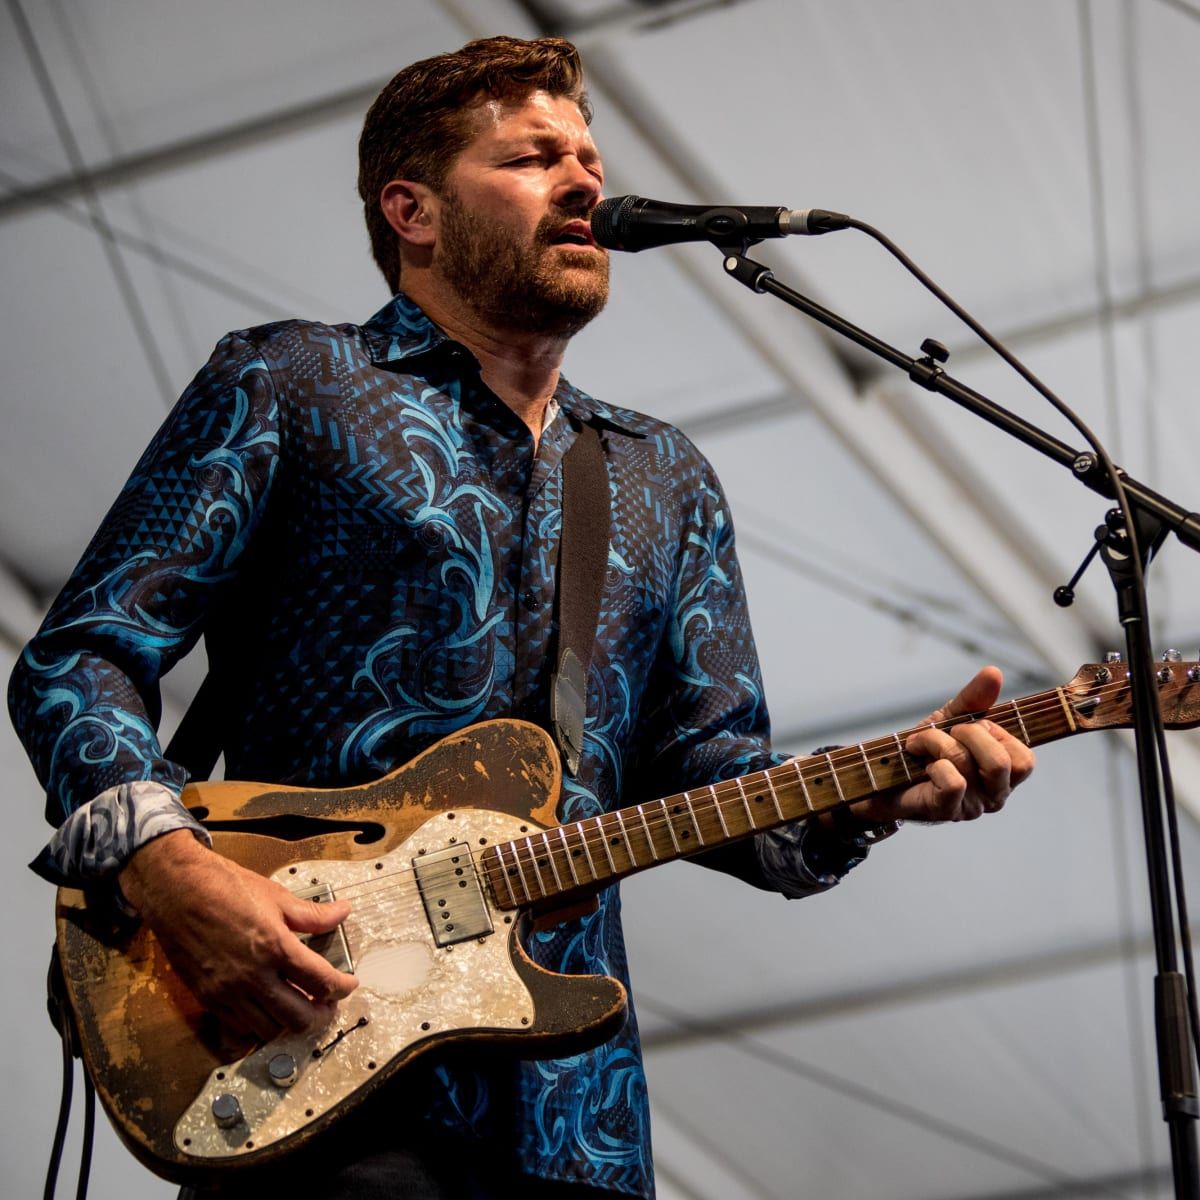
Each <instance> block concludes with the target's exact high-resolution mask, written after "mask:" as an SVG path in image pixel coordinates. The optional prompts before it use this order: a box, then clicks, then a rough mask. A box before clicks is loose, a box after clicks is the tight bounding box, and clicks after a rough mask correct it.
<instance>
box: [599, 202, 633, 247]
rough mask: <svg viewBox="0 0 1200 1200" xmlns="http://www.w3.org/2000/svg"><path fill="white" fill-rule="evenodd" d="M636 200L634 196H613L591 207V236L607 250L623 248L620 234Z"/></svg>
mask: <svg viewBox="0 0 1200 1200" xmlns="http://www.w3.org/2000/svg"><path fill="white" fill-rule="evenodd" d="M637 202H638V198H637V197H636V196H614V197H613V198H612V199H611V200H601V201H600V203H599V204H597V205H596V207H595V208H594V209H592V237H594V238H595V239H596V241H597V242H598V243H599V244H600V245H601V246H604V247H606V248H607V249H609V250H624V249H625V247H624V246H623V245H622V242H621V234H622V232H623V230H624V226H625V223H626V219H627V217H628V215H629V212H630V210H631V209H632V208H633V206H634V205H635V204H636V203H637Z"/></svg>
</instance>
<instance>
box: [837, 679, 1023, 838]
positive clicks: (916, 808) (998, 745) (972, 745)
mask: <svg viewBox="0 0 1200 1200" xmlns="http://www.w3.org/2000/svg"><path fill="white" fill-rule="evenodd" d="M1002 683H1003V676H1002V675H1001V674H1000V671H999V670H998V669H997V668H996V667H984V668H983V669H982V670H981V671H980V672H979V673H978V674H977V675H976V676H975V678H974V679H972V680H971V682H970V683H968V684H967V685H966V687H964V688H963V689H962V691H960V692H959V693H958V695H957V696H955V697H954V699H952V700H950V701H948V702H947V703H946V704H944V705H943V706H942V707H941V708H939V709H937V710H936V711H934V712H932V713H930V714H929V716H928V717H926V718H925V721H924V722H922V725H923V728H920V729H918V730H917V731H916V732H915V733H913V734H911V735H910V736H909V737H908V739H907V741H906V742H905V746H904V748H905V749H906V750H907V751H908V752H909V753H910V754H913V755H916V756H917V757H918V758H921V759H923V760H925V769H924V773H925V778H924V779H923V780H921V781H920V782H914V783H913V784H912V785H911V786H909V787H905V788H902V789H896V790H892V791H889V792H884V793H882V794H881V795H878V796H873V797H871V799H869V800H862V801H860V802H858V803H857V804H853V805H851V811H852V813H853V814H854V816H855V817H856V818H857V819H858V820H860V821H862V822H863V823H864V824H867V823H882V822H887V821H923V822H936V821H973V820H975V819H976V818H977V817H981V816H983V814H984V813H993V812H999V811H1000V809H1002V808H1003V807H1004V802H1005V801H1006V800H1007V799H1008V797H1009V794H1010V793H1011V792H1012V789H1013V788H1015V787H1016V786H1017V784H1019V783H1021V782H1022V781H1024V780H1025V779H1027V778H1028V777H1029V774H1030V772H1031V771H1032V770H1033V764H1034V755H1033V751H1032V750H1031V749H1030V748H1029V747H1028V746H1027V745H1025V743H1024V742H1022V741H1020V740H1018V739H1017V738H1015V737H1013V736H1012V734H1010V733H1009V732H1008V731H1007V730H1006V729H1003V728H1002V727H1001V726H999V725H998V724H996V723H995V722H994V721H988V720H979V721H964V722H962V723H961V724H959V725H955V726H954V727H953V728H952V729H936V728H933V727H932V723H936V722H940V721H946V720H948V719H950V718H951V717H957V716H962V715H963V714H964V713H972V712H982V711H984V710H986V709H989V708H991V707H992V706H993V705H994V704H995V703H996V699H997V697H998V696H999V695H1000V687H1001V684H1002Z"/></svg>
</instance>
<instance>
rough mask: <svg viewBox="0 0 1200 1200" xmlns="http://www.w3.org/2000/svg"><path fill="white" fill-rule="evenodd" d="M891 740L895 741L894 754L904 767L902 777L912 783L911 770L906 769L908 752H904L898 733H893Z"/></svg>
mask: <svg viewBox="0 0 1200 1200" xmlns="http://www.w3.org/2000/svg"><path fill="white" fill-rule="evenodd" d="M892 740H893V741H894V742H895V743H896V754H897V756H898V757H899V759H900V765H901V766H902V767H903V768H904V778H905V779H907V780H908V782H909V783H912V772H911V771H910V770H909V769H908V754H907V753H906V752H905V749H904V746H903V744H902V743H901V741H900V735H899V734H898V733H893V734H892Z"/></svg>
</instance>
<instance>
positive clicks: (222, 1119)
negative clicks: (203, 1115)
mask: <svg viewBox="0 0 1200 1200" xmlns="http://www.w3.org/2000/svg"><path fill="white" fill-rule="evenodd" d="M212 1115H213V1120H214V1121H216V1123H217V1124H218V1125H219V1126H220V1127H221V1128H222V1129H232V1128H233V1126H234V1125H236V1124H237V1123H238V1122H239V1121H240V1120H241V1119H242V1106H241V1104H240V1103H239V1102H238V1098H237V1097H236V1096H233V1095H230V1093H229V1092H222V1093H221V1094H220V1095H219V1096H217V1097H215V1098H214V1099H213V1102H212Z"/></svg>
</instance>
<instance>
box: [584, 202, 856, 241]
mask: <svg viewBox="0 0 1200 1200" xmlns="http://www.w3.org/2000/svg"><path fill="white" fill-rule="evenodd" d="M849 223H850V218H849V217H848V216H846V215H845V214H844V213H835V212H827V211H826V210H825V209H823V208H754V207H749V208H748V207H744V206H742V205H725V206H723V207H715V206H713V205H711V204H669V203H667V202H665V201H662V200H644V199H643V198H642V197H641V196H614V197H613V198H612V199H611V200H601V201H600V203H599V204H597V205H596V207H595V208H594V209H593V210H592V237H594V238H595V239H596V243H597V245H600V246H604V247H606V248H607V249H609V250H630V251H634V252H636V251H638V250H649V249H651V248H652V247H654V246H670V245H674V244H675V243H677V242H712V243H713V244H714V245H717V246H729V245H733V244H734V243H737V242H758V241H761V240H762V239H763V238H775V237H788V236H789V235H790V234H796V233H799V234H808V235H810V236H813V235H816V234H819V233H831V232H833V230H835V229H845V228H846V227H847V226H848V225H849Z"/></svg>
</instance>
